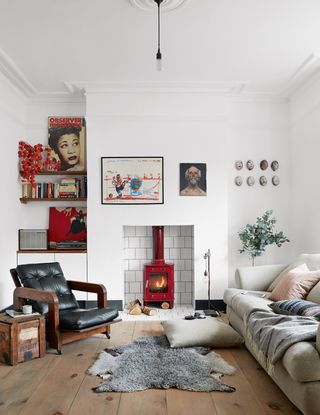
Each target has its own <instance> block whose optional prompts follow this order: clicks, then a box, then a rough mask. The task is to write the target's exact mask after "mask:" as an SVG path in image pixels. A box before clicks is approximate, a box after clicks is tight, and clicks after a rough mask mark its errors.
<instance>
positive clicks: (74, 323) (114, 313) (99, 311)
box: [59, 308, 119, 330]
mask: <svg viewBox="0 0 320 415" xmlns="http://www.w3.org/2000/svg"><path fill="white" fill-rule="evenodd" d="M118 315H119V313H118V310H115V309H113V308H89V309H83V308H76V309H74V310H63V311H60V313H59V316H60V328H61V329H63V330H82V329H85V328H87V327H92V326H97V325H99V324H104V323H108V322H109V321H112V320H114V319H115V318H116V317H118Z"/></svg>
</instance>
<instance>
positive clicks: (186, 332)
mask: <svg viewBox="0 0 320 415" xmlns="http://www.w3.org/2000/svg"><path fill="white" fill-rule="evenodd" d="M162 325H163V328H164V332H165V335H166V336H167V338H168V341H169V343H170V346H171V347H192V346H205V347H234V346H238V345H240V344H241V343H242V342H243V339H242V337H241V336H240V335H239V334H238V333H237V332H236V331H235V330H234V329H233V328H232V327H230V326H229V325H228V324H226V323H224V322H223V321H221V320H219V319H216V318H214V317H207V318H206V319H200V320H198V319H196V320H182V319H173V320H165V321H163V322H162Z"/></svg>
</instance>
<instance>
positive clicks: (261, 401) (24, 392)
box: [0, 321, 301, 415]
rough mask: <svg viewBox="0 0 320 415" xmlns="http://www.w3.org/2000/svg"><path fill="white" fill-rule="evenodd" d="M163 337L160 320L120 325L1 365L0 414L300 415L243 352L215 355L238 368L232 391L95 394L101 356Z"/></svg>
mask: <svg viewBox="0 0 320 415" xmlns="http://www.w3.org/2000/svg"><path fill="white" fill-rule="evenodd" d="M161 334H163V330H162V326H161V323H160V322H159V321H152V322H148V321H137V322H121V323H119V324H115V325H114V326H112V329H111V340H107V339H106V338H105V337H104V336H102V335H97V336H93V337H90V338H88V339H86V340H82V341H78V342H74V343H71V344H69V345H66V346H64V347H63V350H62V355H61V356H58V355H56V354H55V351H54V350H51V349H50V350H47V354H46V356H45V357H44V358H42V359H34V360H32V361H29V362H25V363H20V364H18V365H17V366H15V367H12V366H7V365H4V364H1V363H0V414H5V415H86V414H93V415H149V414H152V415H181V414H183V415H233V414H237V415H238V414H239V415H242V414H243V415H297V414H301V413H300V411H299V410H298V409H296V408H295V407H294V406H293V404H291V402H290V401H289V400H288V399H287V398H286V396H285V395H284V394H283V393H282V392H281V390H280V389H279V388H278V387H277V386H276V385H275V383H274V382H273V381H272V380H271V378H270V377H269V376H268V375H267V374H266V373H265V372H264V370H262V369H261V367H260V366H259V364H258V363H257V362H256V360H255V359H254V358H253V357H252V356H251V355H250V353H249V352H248V351H247V350H246V349H245V348H234V349H220V350H217V352H218V353H219V354H220V355H221V356H222V357H223V358H224V359H225V360H226V361H227V362H228V363H230V364H232V365H233V366H235V367H236V369H237V371H236V374H235V375H233V376H225V377H224V382H225V383H227V384H230V385H232V386H235V387H236V391H235V392H233V393H223V392H211V393H204V392H202V393H199V392H188V391H181V390H177V389H168V390H158V389H149V390H146V391H142V392H134V393H100V394H96V393H94V392H93V391H92V390H91V388H92V387H94V386H97V385H98V384H99V383H100V379H99V378H98V377H94V376H89V375H87V374H86V370H87V369H88V367H89V366H90V365H91V364H92V363H93V362H94V360H95V359H96V357H97V355H98V354H99V353H100V352H101V351H102V350H103V349H104V348H105V347H110V346H112V345H117V344H123V343H130V342H131V341H132V340H134V339H136V338H137V337H141V336H150V335H151V336H157V335H161Z"/></svg>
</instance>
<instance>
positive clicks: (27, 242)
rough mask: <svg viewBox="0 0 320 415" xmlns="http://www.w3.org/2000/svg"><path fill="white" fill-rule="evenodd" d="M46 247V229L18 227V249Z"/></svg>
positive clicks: (45, 248)
mask: <svg viewBox="0 0 320 415" xmlns="http://www.w3.org/2000/svg"><path fill="white" fill-rule="evenodd" d="M47 249H48V230H47V229H19V250H20V251H24V250H25V251H26V250H28V251H32V250H35V251H39V250H44V251H45V250H47Z"/></svg>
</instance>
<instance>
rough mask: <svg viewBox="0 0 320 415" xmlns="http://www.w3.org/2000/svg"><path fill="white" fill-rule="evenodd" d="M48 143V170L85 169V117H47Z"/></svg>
mask: <svg viewBox="0 0 320 415" xmlns="http://www.w3.org/2000/svg"><path fill="white" fill-rule="evenodd" d="M48 144H49V147H50V148H51V154H50V157H49V166H48V170H56V171H70V172H73V171H74V172H82V171H83V172H84V171H85V170H86V121H85V118H83V117H49V118H48Z"/></svg>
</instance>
